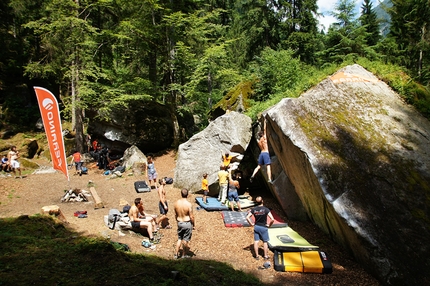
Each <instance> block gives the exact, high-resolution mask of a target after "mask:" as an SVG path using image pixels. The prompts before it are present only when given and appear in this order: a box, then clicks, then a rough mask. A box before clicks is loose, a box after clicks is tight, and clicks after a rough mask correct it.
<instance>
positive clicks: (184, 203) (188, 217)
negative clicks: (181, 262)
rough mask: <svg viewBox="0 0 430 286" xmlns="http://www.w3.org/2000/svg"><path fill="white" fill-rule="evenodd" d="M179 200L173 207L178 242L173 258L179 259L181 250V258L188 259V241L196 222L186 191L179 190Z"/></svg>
mask: <svg viewBox="0 0 430 286" xmlns="http://www.w3.org/2000/svg"><path fill="white" fill-rule="evenodd" d="M181 197H182V198H181V199H179V200H177V201H176V202H175V204H174V205H173V207H174V209H175V218H176V221H177V222H178V242H177V243H176V249H175V255H174V258H175V259H177V258H180V254H179V250H180V249H181V245H182V246H183V249H182V255H183V256H182V257H184V258H188V257H190V256H189V255H188V252H189V250H190V241H191V237H192V235H193V230H194V229H195V226H196V222H195V219H194V214H193V206H192V205H191V203H190V202H189V201H188V200H187V197H188V190H187V189H182V190H181Z"/></svg>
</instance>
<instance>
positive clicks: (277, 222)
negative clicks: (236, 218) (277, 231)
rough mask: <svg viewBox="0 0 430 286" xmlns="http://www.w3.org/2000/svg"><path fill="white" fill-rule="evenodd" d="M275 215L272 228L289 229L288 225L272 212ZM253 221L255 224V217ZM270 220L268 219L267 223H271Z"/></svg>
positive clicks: (252, 218)
mask: <svg viewBox="0 0 430 286" xmlns="http://www.w3.org/2000/svg"><path fill="white" fill-rule="evenodd" d="M270 212H271V213H272V215H273V219H274V220H275V221H274V222H273V224H272V226H271V227H270V228H279V227H287V226H288V224H287V223H286V222H285V221H284V220H283V219H282V218H281V217H280V216H279V215H278V214H277V213H276V212H275V211H274V210H270ZM251 221H252V222H254V216H252V217H251ZM269 221H270V218H269V217H267V223H269Z"/></svg>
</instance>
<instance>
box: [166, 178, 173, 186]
mask: <svg viewBox="0 0 430 286" xmlns="http://www.w3.org/2000/svg"><path fill="white" fill-rule="evenodd" d="M164 181H165V182H166V184H167V185H171V184H173V178H169V177H164Z"/></svg>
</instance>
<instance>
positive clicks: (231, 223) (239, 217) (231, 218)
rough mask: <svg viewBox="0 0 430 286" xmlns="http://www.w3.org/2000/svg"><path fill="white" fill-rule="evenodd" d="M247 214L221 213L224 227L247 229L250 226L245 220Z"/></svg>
mask: <svg viewBox="0 0 430 286" xmlns="http://www.w3.org/2000/svg"><path fill="white" fill-rule="evenodd" d="M247 214H248V212H236V211H223V212H222V213H221V215H222V218H223V220H224V225H225V226H226V227H249V226H251V225H250V224H249V223H248V221H247V220H246V215H247Z"/></svg>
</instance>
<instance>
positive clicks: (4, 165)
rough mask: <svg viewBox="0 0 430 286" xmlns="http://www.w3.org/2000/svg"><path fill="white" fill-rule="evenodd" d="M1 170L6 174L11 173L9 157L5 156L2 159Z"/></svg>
mask: <svg viewBox="0 0 430 286" xmlns="http://www.w3.org/2000/svg"><path fill="white" fill-rule="evenodd" d="M1 170H2V171H5V172H9V164H8V159H7V155H3V158H1Z"/></svg>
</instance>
